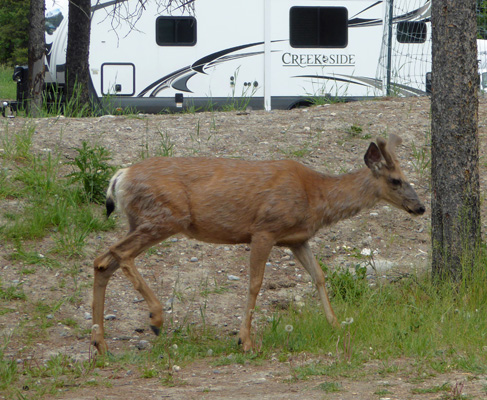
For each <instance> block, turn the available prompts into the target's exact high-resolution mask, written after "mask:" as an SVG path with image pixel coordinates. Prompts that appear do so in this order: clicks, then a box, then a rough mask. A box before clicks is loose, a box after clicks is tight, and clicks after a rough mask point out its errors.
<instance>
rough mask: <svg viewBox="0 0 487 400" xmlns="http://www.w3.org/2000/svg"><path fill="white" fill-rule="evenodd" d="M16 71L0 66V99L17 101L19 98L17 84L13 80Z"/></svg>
mask: <svg viewBox="0 0 487 400" xmlns="http://www.w3.org/2000/svg"><path fill="white" fill-rule="evenodd" d="M13 73H14V69H13V68H12V67H9V66H6V65H0V99H1V100H15V99H16V97H17V84H16V83H15V82H14V80H13V79H12V74H13Z"/></svg>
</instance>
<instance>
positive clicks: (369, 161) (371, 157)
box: [364, 143, 383, 172]
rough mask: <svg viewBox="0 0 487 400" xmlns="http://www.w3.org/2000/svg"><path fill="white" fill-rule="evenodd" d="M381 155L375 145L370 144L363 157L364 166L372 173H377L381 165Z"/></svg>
mask: <svg viewBox="0 0 487 400" xmlns="http://www.w3.org/2000/svg"><path fill="white" fill-rule="evenodd" d="M382 160H383V157H382V153H381V152H380V150H379V148H378V147H377V145H376V144H375V143H371V144H370V146H369V148H368V149H367V152H366V153H365V156H364V161H365V165H367V167H369V168H370V169H371V170H372V172H378V171H379V169H380V167H381V164H382Z"/></svg>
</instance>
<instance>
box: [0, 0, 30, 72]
mask: <svg viewBox="0 0 487 400" xmlns="http://www.w3.org/2000/svg"><path fill="white" fill-rule="evenodd" d="M29 8H30V1H29V0H2V1H1V2H0V64H7V65H10V66H14V65H17V64H18V65H22V64H27V48H28V41H29V32H28V30H29ZM12 72H13V71H12Z"/></svg>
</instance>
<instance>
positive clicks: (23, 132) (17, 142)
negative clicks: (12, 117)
mask: <svg viewBox="0 0 487 400" xmlns="http://www.w3.org/2000/svg"><path fill="white" fill-rule="evenodd" d="M34 132H35V125H34V124H32V123H30V122H27V123H25V124H24V125H23V127H22V129H20V130H19V131H18V132H15V133H13V134H12V133H10V128H9V123H8V122H6V123H5V124H4V130H3V133H2V136H1V137H0V145H1V146H2V153H1V157H2V158H6V159H10V160H14V161H23V160H30V159H31V157H32V152H31V148H32V137H33V135H34Z"/></svg>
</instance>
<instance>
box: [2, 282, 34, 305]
mask: <svg viewBox="0 0 487 400" xmlns="http://www.w3.org/2000/svg"><path fill="white" fill-rule="evenodd" d="M26 298H27V296H26V295H25V293H24V291H23V289H22V285H21V284H18V285H14V286H9V287H7V288H4V287H3V285H2V281H1V280H0V299H1V300H7V301H12V300H26Z"/></svg>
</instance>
